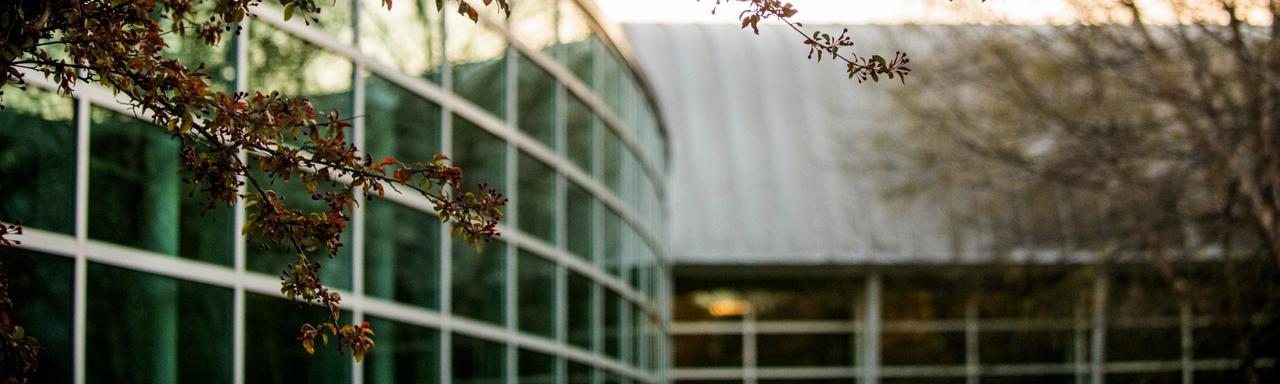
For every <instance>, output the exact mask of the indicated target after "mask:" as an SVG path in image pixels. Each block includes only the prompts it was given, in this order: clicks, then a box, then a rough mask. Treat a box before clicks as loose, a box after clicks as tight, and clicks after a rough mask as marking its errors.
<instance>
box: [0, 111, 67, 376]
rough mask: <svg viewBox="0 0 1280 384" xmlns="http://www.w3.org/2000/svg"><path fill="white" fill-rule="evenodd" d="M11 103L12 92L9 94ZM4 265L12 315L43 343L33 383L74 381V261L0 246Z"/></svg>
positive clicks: (15, 320) (1, 260) (29, 333)
mask: <svg viewBox="0 0 1280 384" xmlns="http://www.w3.org/2000/svg"><path fill="white" fill-rule="evenodd" d="M5 97H6V99H5V102H8V101H9V99H8V97H9V95H5ZM0 263H3V265H0V268H4V272H5V275H6V276H7V277H8V278H9V298H10V300H12V301H13V309H12V310H10V312H9V314H10V316H12V317H11V320H12V321H13V323H14V324H15V325H19V326H22V327H23V329H24V330H26V333H27V334H28V335H31V336H34V337H35V338H36V340H38V341H39V342H40V346H41V347H43V350H41V351H40V355H39V364H40V367H39V369H38V370H37V371H36V375H35V377H33V378H32V382H33V383H70V382H71V379H72V378H71V373H72V370H71V364H72V362H71V359H72V328H71V327H72V320H71V319H72V305H73V300H74V299H73V297H74V296H73V292H72V290H73V287H72V285H73V284H74V283H73V281H74V280H73V279H74V276H75V272H74V264H75V263H74V262H73V260H72V259H71V258H68V257H62V256H54V255H48V254H43V253H37V252H33V251H27V250H23V249H18V248H7V247H0Z"/></svg>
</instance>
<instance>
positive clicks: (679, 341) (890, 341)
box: [671, 264, 1275, 384]
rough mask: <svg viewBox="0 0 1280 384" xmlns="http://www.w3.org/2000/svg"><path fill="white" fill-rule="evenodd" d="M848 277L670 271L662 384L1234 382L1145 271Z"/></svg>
mask: <svg viewBox="0 0 1280 384" xmlns="http://www.w3.org/2000/svg"><path fill="white" fill-rule="evenodd" d="M1190 267H1194V268H1205V269H1209V268H1211V265H1194V266H1190ZM853 269H854V268H852V267H844V268H843V269H842V268H824V270H815V269H813V268H805V267H792V268H790V269H788V268H773V267H738V268H735V269H734V270H733V271H726V270H724V269H723V268H720V269H716V267H698V268H696V269H694V270H692V271H691V270H688V269H681V268H679V267H678V268H677V272H676V278H675V286H674V291H673V296H672V299H673V322H672V328H671V334H672V340H673V345H672V349H673V351H674V355H673V356H674V362H673V365H674V369H673V371H672V374H671V377H672V379H673V380H674V381H675V382H677V383H699V384H706V383H743V382H758V383H765V382H768V383H775V382H778V383H780V382H794V383H822V382H855V381H856V382H880V383H1091V382H1097V381H1095V380H1093V377H1094V376H1102V379H1103V380H1104V381H1105V382H1108V383H1190V382H1196V383H1223V382H1240V381H1231V380H1227V379H1224V378H1226V377H1234V375H1237V374H1238V371H1236V369H1237V367H1238V363H1237V361H1238V360H1237V359H1238V354H1236V353H1232V352H1231V351H1229V347H1227V346H1225V345H1224V344H1230V343H1232V341H1229V340H1235V339H1233V338H1231V337H1232V336H1230V335H1228V333H1229V328H1228V327H1227V325H1226V324H1223V323H1219V322H1215V321H1214V316H1215V315H1214V314H1213V313H1209V312H1206V311H1201V310H1195V309H1193V308H1194V307H1193V306H1192V305H1191V304H1190V303H1188V302H1185V301H1180V300H1179V299H1178V297H1179V296H1178V295H1177V294H1175V293H1174V292H1172V291H1171V288H1170V285H1169V283H1168V282H1166V281H1163V280H1162V279H1161V278H1160V277H1159V275H1158V274H1157V273H1156V272H1155V271H1152V269H1151V268H1150V266H1147V265H1143V264H1137V265H1132V264H1130V265H1125V264H1120V265H1114V266H1110V267H1107V268H1099V267H1098V266H1096V265H1088V264H1085V265H1058V266H1030V267H1021V266H1007V265H1006V266H994V267H991V266H945V265H930V266H924V267H921V266H914V267H911V266H901V267H889V268H878V269H877V270H875V271H867V270H865V269H864V268H859V269H863V270H862V271H854V270H853ZM1099 298H1102V299H1101V300H1102V301H1101V302H1099V301H1098V300H1099ZM1254 304H1255V305H1261V303H1260V302H1258V303H1254ZM1274 364H1275V360H1274V357H1263V358H1262V359H1261V362H1260V363H1259V366H1261V367H1263V369H1262V374H1263V375H1264V377H1269V376H1266V375H1272V374H1273V373H1271V372H1274V370H1275V365H1274Z"/></svg>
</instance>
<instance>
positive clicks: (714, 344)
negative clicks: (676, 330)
mask: <svg viewBox="0 0 1280 384" xmlns="http://www.w3.org/2000/svg"><path fill="white" fill-rule="evenodd" d="M672 339H673V340H674V342H675V346H674V347H675V366H676V367H735V366H737V367H740V366H742V335H738V334H728V335H676V336H673V337H672Z"/></svg>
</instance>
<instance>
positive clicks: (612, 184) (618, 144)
mask: <svg viewBox="0 0 1280 384" xmlns="http://www.w3.org/2000/svg"><path fill="white" fill-rule="evenodd" d="M600 130H601V131H602V132H604V147H603V149H602V150H603V153H602V154H601V156H603V157H604V180H603V181H604V184H605V185H606V186H608V187H609V190H611V191H613V193H614V194H620V193H622V190H623V188H622V161H623V160H622V157H623V150H624V149H623V145H622V139H619V138H618V134H617V133H614V132H613V130H612V129H609V128H607V127H603V126H602V127H601V129H600Z"/></svg>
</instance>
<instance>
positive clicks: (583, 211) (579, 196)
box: [564, 182, 595, 262]
mask: <svg viewBox="0 0 1280 384" xmlns="http://www.w3.org/2000/svg"><path fill="white" fill-rule="evenodd" d="M567 184H568V186H569V188H568V191H566V193H565V227H566V228H565V234H564V237H565V242H566V243H568V248H569V253H571V254H573V255H574V256H577V257H578V258H580V259H582V260H586V261H588V262H590V261H591V259H592V252H591V248H592V246H593V244H595V241H594V240H595V231H594V230H593V229H594V228H595V214H594V213H595V197H594V196H592V195H591V194H590V193H587V191H586V190H585V189H582V187H580V186H578V184H577V183H572V182H570V183H567Z"/></svg>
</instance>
